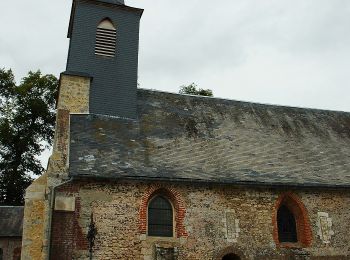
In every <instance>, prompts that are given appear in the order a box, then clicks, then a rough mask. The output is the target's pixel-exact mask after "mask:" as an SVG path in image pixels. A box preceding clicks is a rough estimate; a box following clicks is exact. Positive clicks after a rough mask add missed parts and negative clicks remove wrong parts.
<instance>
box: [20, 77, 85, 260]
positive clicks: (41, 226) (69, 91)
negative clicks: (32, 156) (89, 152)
mask: <svg viewBox="0 0 350 260" xmlns="http://www.w3.org/2000/svg"><path fill="white" fill-rule="evenodd" d="M89 89H90V78H85V77H80V76H74V75H64V74H62V75H61V78H60V89H59V99H58V103H57V116H56V128H55V137H54V145H53V151H52V155H51V157H50V159H49V163H48V168H47V171H46V172H45V174H44V175H42V176H41V177H40V178H38V179H37V180H36V181H34V182H33V183H32V184H31V185H30V186H29V187H28V188H27V190H26V197H25V210H24V223H23V240H22V245H23V246H22V255H21V257H22V258H21V259H23V260H40V259H48V254H49V250H48V249H49V244H50V228H49V227H50V225H51V223H50V221H51V206H52V205H51V204H52V203H53V197H54V196H53V195H54V192H53V190H54V187H57V186H59V185H60V184H61V183H62V182H63V181H65V180H67V179H68V151H69V117H70V114H71V113H89Z"/></svg>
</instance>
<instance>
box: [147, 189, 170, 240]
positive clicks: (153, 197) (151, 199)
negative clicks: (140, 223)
mask: <svg viewBox="0 0 350 260" xmlns="http://www.w3.org/2000/svg"><path fill="white" fill-rule="evenodd" d="M157 197H161V198H163V199H165V200H166V201H167V202H168V203H169V204H170V206H171V211H172V235H171V236H157V235H150V234H149V222H148V220H149V206H150V204H151V202H152V201H153V200H154V199H156V198H157ZM175 214H176V210H175V207H174V205H173V203H172V201H171V199H169V198H168V196H166V195H164V194H161V193H157V194H154V195H153V196H152V197H151V198H150V199H149V200H148V203H147V210H146V234H147V236H148V237H157V238H163V239H166V238H174V237H176V221H175V220H176V218H175Z"/></svg>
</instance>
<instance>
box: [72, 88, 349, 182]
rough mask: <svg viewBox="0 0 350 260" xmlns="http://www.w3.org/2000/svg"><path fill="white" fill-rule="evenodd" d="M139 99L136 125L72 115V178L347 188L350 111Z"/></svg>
mask: <svg viewBox="0 0 350 260" xmlns="http://www.w3.org/2000/svg"><path fill="white" fill-rule="evenodd" d="M137 94H138V104H137V111H138V112H137V113H138V119H137V120H130V119H125V118H113V117H106V116H100V115H71V128H70V129H71V130H70V131H71V133H70V134H71V135H70V138H71V144H70V168H69V171H70V176H72V177H74V178H77V177H83V178H88V177H93V178H108V179H138V180H142V179H145V180H146V179H147V180H163V181H186V182H187V181H189V182H209V183H232V184H248V185H268V186H275V185H277V186H280V185H283V186H305V187H350V113H346V112H336V111H325V110H316V109H303V108H293V107H283V106H274V105H263V104H255V103H249V102H240V101H233V100H224V99H218V98H206V97H198V96H188V95H179V94H171V93H164V92H158V91H151V90H144V89H138V93H137Z"/></svg>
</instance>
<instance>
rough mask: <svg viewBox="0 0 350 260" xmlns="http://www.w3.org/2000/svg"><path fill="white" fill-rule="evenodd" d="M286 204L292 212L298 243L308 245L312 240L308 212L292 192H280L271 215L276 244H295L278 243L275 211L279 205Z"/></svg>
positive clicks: (303, 245)
mask: <svg viewBox="0 0 350 260" xmlns="http://www.w3.org/2000/svg"><path fill="white" fill-rule="evenodd" d="M282 204H283V205H285V206H287V208H288V209H289V210H290V211H291V212H292V213H293V215H294V217H295V221H296V228H297V236H298V243H297V244H298V245H299V246H302V247H309V246H310V245H311V242H312V231H311V226H310V221H309V214H308V211H307V209H306V207H305V206H304V204H303V203H302V201H301V199H300V198H299V197H298V196H297V195H296V194H294V193H292V192H286V193H283V194H281V195H280V196H279V197H278V199H277V201H276V203H275V207H274V211H273V216H272V225H273V238H274V240H275V243H276V245H277V246H285V247H288V246H295V244H294V243H292V244H289V243H282V244H281V243H280V242H279V238H278V226H277V212H278V209H279V208H280V206H281V205H282Z"/></svg>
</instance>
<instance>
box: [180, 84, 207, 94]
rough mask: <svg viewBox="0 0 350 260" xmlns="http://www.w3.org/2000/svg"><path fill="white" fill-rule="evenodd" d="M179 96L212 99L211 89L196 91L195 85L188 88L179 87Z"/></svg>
mask: <svg viewBox="0 0 350 260" xmlns="http://www.w3.org/2000/svg"><path fill="white" fill-rule="evenodd" d="M179 93H180V94H189V95H198V96H207V97H212V96H213V91H212V90H211V89H201V88H198V89H197V85H196V84H195V83H192V84H190V85H188V86H181V87H180V91H179Z"/></svg>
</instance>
